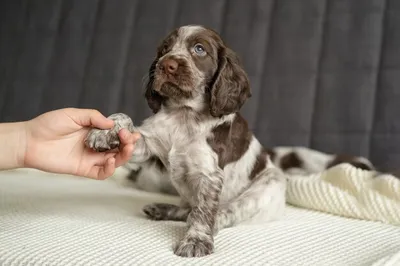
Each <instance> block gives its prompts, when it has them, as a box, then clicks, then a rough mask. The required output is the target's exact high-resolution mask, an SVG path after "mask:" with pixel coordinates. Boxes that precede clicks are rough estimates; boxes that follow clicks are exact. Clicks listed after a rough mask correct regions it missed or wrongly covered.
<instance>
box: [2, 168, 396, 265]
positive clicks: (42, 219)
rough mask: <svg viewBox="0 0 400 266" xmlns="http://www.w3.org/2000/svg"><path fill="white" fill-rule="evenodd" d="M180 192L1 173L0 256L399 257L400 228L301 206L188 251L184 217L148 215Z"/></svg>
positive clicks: (168, 261)
mask: <svg viewBox="0 0 400 266" xmlns="http://www.w3.org/2000/svg"><path fill="white" fill-rule="evenodd" d="M176 200H177V199H176V198H174V197H168V196H162V195H157V194H150V193H146V192H142V191H138V190H135V189H132V188H127V187H125V186H121V185H120V184H119V183H117V182H114V181H113V179H109V180H107V181H93V180H88V179H83V178H77V177H69V176H68V177H65V176H58V175H50V174H44V173H42V172H38V171H33V170H17V171H11V172H0V265H4V266H8V265H57V266H58V265H60V266H62V265H290V266H295V265H324V266H327V265H351V266H356V265H400V252H399V251H400V227H396V226H393V225H388V224H384V223H380V222H369V221H361V220H355V219H348V218H342V217H339V216H333V215H329V214H325V213H319V212H314V211H308V210H303V209H298V208H294V207H288V208H287V211H286V215H285V217H284V218H283V219H282V220H280V221H276V222H272V223H267V224H263V225H247V226H244V225H243V226H240V227H235V228H229V229H224V230H222V231H221V232H220V233H219V234H218V236H217V237H216V239H215V242H216V251H215V253H214V254H212V255H210V256H207V257H203V258H195V259H187V258H180V257H177V256H175V255H173V253H172V245H173V244H174V243H175V242H176V241H178V240H179V238H180V237H181V236H182V235H183V233H184V224H183V223H179V222H155V221H149V220H147V219H146V218H145V217H144V216H143V215H142V214H141V207H142V206H143V205H144V204H147V203H150V202H153V201H159V202H176Z"/></svg>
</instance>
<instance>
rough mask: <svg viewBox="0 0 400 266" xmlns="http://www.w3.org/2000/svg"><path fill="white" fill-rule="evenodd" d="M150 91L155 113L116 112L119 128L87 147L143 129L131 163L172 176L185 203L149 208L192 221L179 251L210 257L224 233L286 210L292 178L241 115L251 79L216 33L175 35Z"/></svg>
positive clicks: (99, 134)
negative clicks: (138, 118)
mask: <svg viewBox="0 0 400 266" xmlns="http://www.w3.org/2000/svg"><path fill="white" fill-rule="evenodd" d="M145 96H146V99H147V101H148V104H149V107H150V108H151V109H152V110H153V112H154V115H153V116H151V117H149V118H147V119H146V120H145V121H143V123H142V125H141V126H139V127H135V126H134V125H133V124H132V121H131V119H130V118H129V117H128V116H126V115H124V114H113V115H111V116H110V118H111V119H113V120H114V121H115V123H116V126H115V128H114V129H112V130H98V129H94V130H92V131H91V132H90V133H89V134H88V137H87V139H86V144H87V146H89V147H90V148H93V149H95V150H97V151H102V150H107V149H111V148H114V147H116V146H118V144H119V141H118V136H117V132H118V131H119V130H120V129H121V128H127V129H129V130H131V131H136V132H139V133H140V134H141V136H142V137H141V139H140V140H139V141H138V142H137V144H136V147H135V150H134V154H133V156H132V160H131V162H130V163H129V164H128V165H131V166H132V168H135V169H139V167H140V169H142V170H141V171H148V173H152V174H154V173H157V174H160V175H161V176H163V177H164V178H165V179H169V180H170V183H171V184H172V185H173V187H174V189H175V190H176V191H177V192H178V193H179V196H180V198H181V201H182V203H181V204H180V205H179V206H175V205H171V204H163V203H154V204H151V205H148V206H145V207H144V212H145V213H146V215H147V216H148V217H149V218H151V219H154V220H177V221H186V222H187V226H188V229H187V232H186V234H185V236H184V237H183V239H182V240H181V241H180V242H179V243H178V245H177V246H176V247H175V250H174V252H175V254H177V255H179V256H184V257H200V256H204V255H207V254H210V253H212V252H213V250H214V235H215V234H216V233H217V232H218V230H220V229H222V228H224V227H229V226H234V225H237V224H239V223H244V222H247V221H250V220H253V219H255V220H257V221H259V219H261V220H262V221H270V220H273V219H277V218H279V217H280V216H281V215H282V214H283V211H284V207H285V190H286V178H285V176H284V174H283V172H282V171H281V170H280V169H279V168H277V167H275V166H274V165H273V163H272V162H271V161H270V159H269V156H268V154H267V151H266V150H265V149H264V148H263V147H262V145H261V144H260V143H259V141H258V140H257V138H256V137H255V136H254V135H253V134H252V132H250V130H249V128H248V126H247V122H246V121H245V119H244V118H243V117H242V116H241V115H240V114H239V110H240V109H241V107H242V105H243V104H244V103H245V101H246V100H247V99H248V98H249V97H250V96H251V93H250V85H249V80H248V77H247V75H246V72H245V71H244V70H243V68H242V66H241V64H240V62H239V60H238V57H237V56H236V54H235V53H234V52H233V51H232V50H231V49H229V48H228V47H227V46H226V45H225V44H224V42H223V41H222V39H221V38H220V36H219V35H218V34H217V33H216V32H214V31H213V30H210V29H206V28H204V27H202V26H194V25H190V26H184V27H180V28H179V29H177V30H175V31H173V32H172V33H170V34H169V35H168V36H167V37H166V39H165V40H164V41H163V42H162V44H161V45H160V47H159V48H158V51H157V56H156V59H155V60H154V62H153V64H152V65H151V68H150V71H149V82H148V84H147V89H146V94H145ZM146 169H147V170H146Z"/></svg>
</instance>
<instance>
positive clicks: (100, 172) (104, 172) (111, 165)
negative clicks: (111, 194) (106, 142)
mask: <svg viewBox="0 0 400 266" xmlns="http://www.w3.org/2000/svg"><path fill="white" fill-rule="evenodd" d="M114 171H115V158H114V157H111V158H108V159H107V161H106V163H105V164H104V165H102V166H94V167H92V169H91V171H90V172H89V174H88V175H87V176H86V177H89V178H93V179H97V180H104V179H106V178H108V177H110V176H112V175H113V174H114Z"/></svg>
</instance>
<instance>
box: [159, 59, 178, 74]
mask: <svg viewBox="0 0 400 266" xmlns="http://www.w3.org/2000/svg"><path fill="white" fill-rule="evenodd" d="M161 67H162V68H163V69H164V71H166V72H168V73H170V74H173V73H175V72H176V70H178V62H176V61H175V60H173V59H166V60H164V62H162V63H161Z"/></svg>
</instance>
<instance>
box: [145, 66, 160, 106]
mask: <svg viewBox="0 0 400 266" xmlns="http://www.w3.org/2000/svg"><path fill="white" fill-rule="evenodd" d="M156 64H157V59H155V60H154V61H153V63H152V64H151V66H150V69H149V80H148V81H147V84H146V92H145V95H144V96H145V97H146V100H147V104H148V105H149V107H150V109H151V110H152V111H153V113H157V112H158V111H160V109H161V105H162V103H163V102H164V97H162V96H161V95H160V94H159V93H158V92H156V91H155V90H154V89H153V85H154V71H155V69H156Z"/></svg>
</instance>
